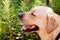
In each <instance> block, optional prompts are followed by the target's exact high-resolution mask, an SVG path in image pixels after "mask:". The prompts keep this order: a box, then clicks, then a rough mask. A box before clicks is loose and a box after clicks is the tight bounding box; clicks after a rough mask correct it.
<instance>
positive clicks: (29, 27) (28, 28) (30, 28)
mask: <svg viewBox="0 0 60 40" xmlns="http://www.w3.org/2000/svg"><path fill="white" fill-rule="evenodd" d="M22 30H23V31H24V32H31V31H37V30H39V27H38V26H37V25H23V27H22Z"/></svg>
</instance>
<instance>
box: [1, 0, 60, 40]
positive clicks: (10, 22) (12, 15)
mask: <svg viewBox="0 0 60 40" xmlns="http://www.w3.org/2000/svg"><path fill="white" fill-rule="evenodd" d="M59 2H60V1H59V0H50V4H49V6H50V7H51V8H53V10H54V11H55V12H60V4H59ZM39 5H42V6H45V5H46V0H30V1H28V2H26V1H25V0H0V40H40V38H39V37H38V35H37V34H36V33H31V32H30V33H25V32H23V31H22V30H21V26H22V23H20V21H19V19H18V14H19V12H26V11H29V10H30V9H31V8H32V7H34V6H39Z"/></svg>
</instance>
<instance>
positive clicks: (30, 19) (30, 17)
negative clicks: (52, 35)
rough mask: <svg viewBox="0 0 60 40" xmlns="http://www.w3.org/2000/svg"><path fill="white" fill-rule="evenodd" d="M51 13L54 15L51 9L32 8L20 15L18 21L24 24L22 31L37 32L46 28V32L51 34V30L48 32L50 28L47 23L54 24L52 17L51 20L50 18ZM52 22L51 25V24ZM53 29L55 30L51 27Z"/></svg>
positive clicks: (42, 7)
mask: <svg viewBox="0 0 60 40" xmlns="http://www.w3.org/2000/svg"><path fill="white" fill-rule="evenodd" d="M52 13H54V12H53V10H52V9H51V8H49V7H45V6H38V7H34V8H32V9H31V10H30V11H29V12H25V13H22V14H21V13H20V14H19V19H20V20H21V22H22V23H23V24H24V26H23V27H22V29H23V31H25V32H30V31H38V30H41V29H43V28H46V29H47V30H48V32H51V31H52V29H51V30H49V28H50V26H49V23H50V21H53V22H55V19H54V17H53V18H51V17H50V15H52ZM52 19H53V20H52ZM49 20H50V21H49ZM53 22H52V24H53ZM52 24H51V25H52ZM54 25H55V24H53V26H54ZM47 26H49V27H47ZM55 26H56V25H55ZM51 28H52V27H51ZM53 29H55V27H53Z"/></svg>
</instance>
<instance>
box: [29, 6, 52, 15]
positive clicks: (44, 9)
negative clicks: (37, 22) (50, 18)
mask: <svg viewBox="0 0 60 40" xmlns="http://www.w3.org/2000/svg"><path fill="white" fill-rule="evenodd" d="M30 12H34V13H35V14H36V15H42V16H46V15H47V14H48V13H53V10H52V9H51V8H50V7H46V6H37V7H34V8H32V9H31V10H30Z"/></svg>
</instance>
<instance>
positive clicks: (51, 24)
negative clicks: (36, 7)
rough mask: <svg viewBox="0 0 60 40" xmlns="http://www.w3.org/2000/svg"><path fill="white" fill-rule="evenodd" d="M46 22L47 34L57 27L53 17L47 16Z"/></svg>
mask: <svg viewBox="0 0 60 40" xmlns="http://www.w3.org/2000/svg"><path fill="white" fill-rule="evenodd" d="M47 22H48V23H47V33H48V34H49V33H51V32H52V31H54V30H55V29H56V28H57V27H58V24H57V21H56V19H55V17H54V16H53V15H49V16H47Z"/></svg>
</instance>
